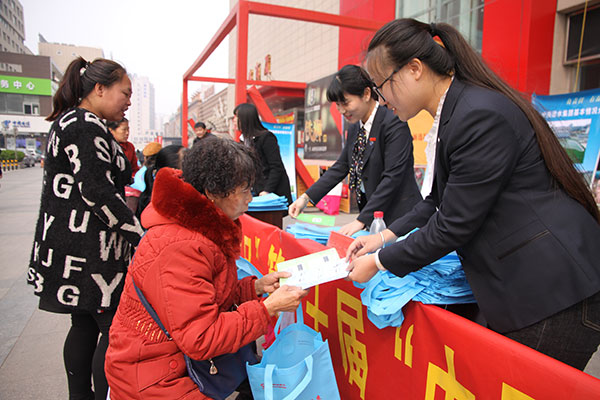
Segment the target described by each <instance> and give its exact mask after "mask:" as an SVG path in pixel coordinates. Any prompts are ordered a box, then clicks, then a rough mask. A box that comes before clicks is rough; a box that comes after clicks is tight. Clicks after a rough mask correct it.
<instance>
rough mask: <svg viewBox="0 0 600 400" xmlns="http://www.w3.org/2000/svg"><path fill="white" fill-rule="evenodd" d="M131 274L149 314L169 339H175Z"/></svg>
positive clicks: (134, 285) (136, 290)
mask: <svg viewBox="0 0 600 400" xmlns="http://www.w3.org/2000/svg"><path fill="white" fill-rule="evenodd" d="M129 276H130V277H131V283H133V287H134V289H135V292H136V293H137V295H138V297H139V298H140V301H141V302H142V305H143V306H144V308H145V309H146V311H148V314H150V316H151V317H152V319H153V320H154V322H156V325H158V327H159V328H160V329H162V331H163V332H164V333H165V335H167V338H169V340H173V339H171V335H169V332H168V331H167V330H166V329H165V326H164V325H163V324H162V322H160V319H159V318H158V314H156V311H154V308H152V306H151V305H150V303H149V302H148V300H146V296H144V293H142V291H141V290H140V288H139V287H137V285H136V284H135V281H134V280H133V275H132V274H129Z"/></svg>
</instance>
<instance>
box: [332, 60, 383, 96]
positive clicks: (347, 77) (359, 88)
mask: <svg viewBox="0 0 600 400" xmlns="http://www.w3.org/2000/svg"><path fill="white" fill-rule="evenodd" d="M366 88H369V89H370V90H371V98H372V99H373V100H377V93H375V91H374V90H373V81H372V80H371V78H370V77H369V74H367V71H365V70H364V69H362V68H361V67H359V66H358V65H344V66H343V67H342V68H341V69H340V70H339V71H338V72H337V73H336V74H335V76H334V77H333V80H332V81H331V83H330V84H329V88H327V100H328V101H329V102H331V103H337V102H341V103H343V102H345V101H346V96H345V95H344V93H347V94H352V95H354V96H362V95H363V94H364V93H365V89H366Z"/></svg>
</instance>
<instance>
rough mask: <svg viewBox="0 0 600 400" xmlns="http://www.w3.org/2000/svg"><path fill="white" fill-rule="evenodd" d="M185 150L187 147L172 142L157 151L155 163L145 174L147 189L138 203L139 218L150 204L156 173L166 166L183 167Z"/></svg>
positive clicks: (137, 213)
mask: <svg viewBox="0 0 600 400" xmlns="http://www.w3.org/2000/svg"><path fill="white" fill-rule="evenodd" d="M185 151H186V150H185V147H183V146H180V145H177V144H171V145H169V146H165V147H164V148H162V149H161V150H160V151H159V152H158V153H156V156H155V160H154V163H153V165H152V166H149V167H148V169H147V170H146V173H145V174H144V183H145V189H144V191H143V192H142V194H141V195H140V201H139V203H138V209H137V212H136V215H137V216H138V218H139V217H141V215H142V212H143V211H144V210H145V209H146V207H147V206H148V204H150V199H151V197H152V188H153V186H154V178H155V177H156V173H157V172H158V171H159V170H160V169H161V168H164V167H169V168H177V169H181V162H182V160H183V155H184V154H185Z"/></svg>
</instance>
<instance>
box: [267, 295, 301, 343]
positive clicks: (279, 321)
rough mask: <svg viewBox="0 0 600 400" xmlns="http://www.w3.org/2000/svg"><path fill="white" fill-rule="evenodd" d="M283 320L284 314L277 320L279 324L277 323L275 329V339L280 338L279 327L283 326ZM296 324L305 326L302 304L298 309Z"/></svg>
mask: <svg viewBox="0 0 600 400" xmlns="http://www.w3.org/2000/svg"><path fill="white" fill-rule="evenodd" d="M282 319H283V313H280V314H279V318H277V322H276V323H275V329H274V330H273V333H274V334H275V337H277V336H279V327H280V326H281V320H282ZM296 323H297V324H302V325H304V315H303V314H302V303H300V305H299V306H298V308H296Z"/></svg>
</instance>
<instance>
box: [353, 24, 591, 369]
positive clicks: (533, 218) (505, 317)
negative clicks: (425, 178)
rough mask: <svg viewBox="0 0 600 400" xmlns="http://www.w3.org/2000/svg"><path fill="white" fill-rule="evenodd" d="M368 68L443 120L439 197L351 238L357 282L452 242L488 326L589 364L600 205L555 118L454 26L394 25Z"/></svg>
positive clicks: (400, 105)
mask: <svg viewBox="0 0 600 400" xmlns="http://www.w3.org/2000/svg"><path fill="white" fill-rule="evenodd" d="M366 65H367V69H368V71H369V74H370V75H371V77H372V78H373V80H374V82H375V84H376V85H377V86H376V89H377V91H378V92H379V94H380V97H381V98H382V100H383V101H384V102H385V103H387V104H388V105H389V106H390V107H392V109H393V110H395V112H396V115H398V116H399V118H400V119H401V120H407V119H409V118H411V117H413V116H415V115H416V114H417V113H418V112H419V111H421V110H423V109H424V110H427V111H428V112H429V113H430V114H431V115H434V116H435V117H434V125H435V124H436V122H437V123H438V131H437V132H436V136H437V140H435V143H436V144H437V148H436V151H435V154H436V156H435V163H434V166H435V169H434V172H433V173H434V180H433V187H432V191H431V193H430V194H429V196H427V198H426V199H425V200H423V201H422V202H421V203H419V204H417V206H415V208H414V209H413V210H412V211H411V212H409V213H408V214H406V215H405V216H403V217H401V218H400V219H398V220H396V221H395V222H394V223H393V224H392V225H391V226H389V229H387V230H385V231H384V232H383V236H380V235H369V236H366V237H363V238H359V239H357V240H355V241H354V242H353V243H352V245H351V246H350V247H349V249H348V256H349V258H351V259H352V260H353V261H352V263H351V265H350V269H351V272H350V278H351V279H352V280H354V281H358V282H365V281H368V280H369V279H370V278H371V277H372V276H373V275H374V274H375V273H376V272H377V271H378V269H387V270H389V271H390V272H392V273H394V274H395V275H398V276H404V275H406V274H407V273H409V272H411V271H414V270H417V269H419V268H421V267H423V266H425V265H427V264H430V263H431V262H433V261H435V260H437V259H439V258H441V257H442V256H444V255H445V254H448V253H449V252H450V251H452V250H456V251H457V252H458V255H459V258H460V259H461V262H462V265H463V268H464V271H465V273H466V276H467V278H468V280H469V283H470V285H471V288H472V289H473V293H474V295H475V298H476V299H477V303H478V305H479V308H480V309H481V312H482V313H483V316H484V317H485V319H486V320H487V323H488V326H489V327H490V328H491V329H493V330H495V331H497V332H500V333H502V334H504V335H506V336H508V337H509V338H511V339H514V340H516V341H518V342H520V343H522V344H525V345H527V346H529V347H532V348H534V349H536V350H538V351H540V352H542V353H544V354H547V355H549V356H551V357H554V358H556V359H558V360H560V361H563V362H565V363H567V364H569V365H571V366H573V367H575V368H577V369H580V370H583V369H584V368H585V366H586V364H587V362H588V360H589V359H590V357H591V356H592V354H593V353H594V352H595V351H596V349H597V348H598V345H599V344H600V261H599V260H600V246H598V237H600V225H599V220H600V213H599V211H598V207H597V205H596V203H595V202H594V199H593V197H592V194H591V192H590V190H589V188H588V187H587V185H586V184H585V182H584V180H583V178H582V176H581V175H580V174H579V173H578V172H577V171H576V170H575V168H574V167H573V164H572V162H571V160H570V159H569V157H568V155H567V153H566V152H565V151H564V149H563V148H562V146H561V145H560V143H559V142H558V139H557V138H556V135H555V134H554V133H553V132H552V130H551V129H550V127H549V126H548V124H547V122H546V121H545V120H544V118H543V117H542V116H541V115H540V114H539V113H538V112H537V111H536V110H535V108H534V107H533V106H532V104H531V103H530V102H529V101H528V100H526V99H525V98H524V97H522V96H521V95H520V94H519V93H518V92H517V91H516V90H514V89H513V88H511V87H510V86H508V85H507V84H506V83H505V82H503V81H502V80H501V79H500V78H499V77H498V76H497V75H496V74H495V73H494V72H493V71H492V70H491V69H490V68H489V67H487V66H486V65H485V63H484V62H483V61H482V59H481V57H480V56H479V55H478V54H477V53H476V52H475V51H474V50H473V49H472V48H471V47H470V46H469V44H468V43H467V42H466V40H465V39H464V38H463V37H462V36H461V34H460V33H459V32H458V31H457V30H456V29H455V28H453V27H452V26H450V25H448V24H442V23H440V24H425V23H422V22H419V21H416V20H413V19H398V20H395V21H392V22H390V23H388V24H386V25H385V26H384V27H383V28H381V29H380V30H379V31H378V32H377V33H376V34H375V36H374V37H373V39H372V40H371V43H370V45H369V50H368V54H367V63H366ZM415 227H419V228H420V229H419V230H417V231H416V232H414V233H412V234H411V235H410V236H408V238H406V239H405V240H403V241H400V242H397V243H393V242H394V241H395V240H396V238H397V237H399V236H402V235H404V234H406V233H408V232H409V231H411V230H412V229H413V228H415ZM382 239H383V242H386V243H390V244H389V245H388V246H386V247H385V248H381V246H382V245H383V244H384V243H382ZM376 250H377V251H376ZM373 251H376V252H375V253H374V254H368V255H367V254H366V253H370V252H373Z"/></svg>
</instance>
